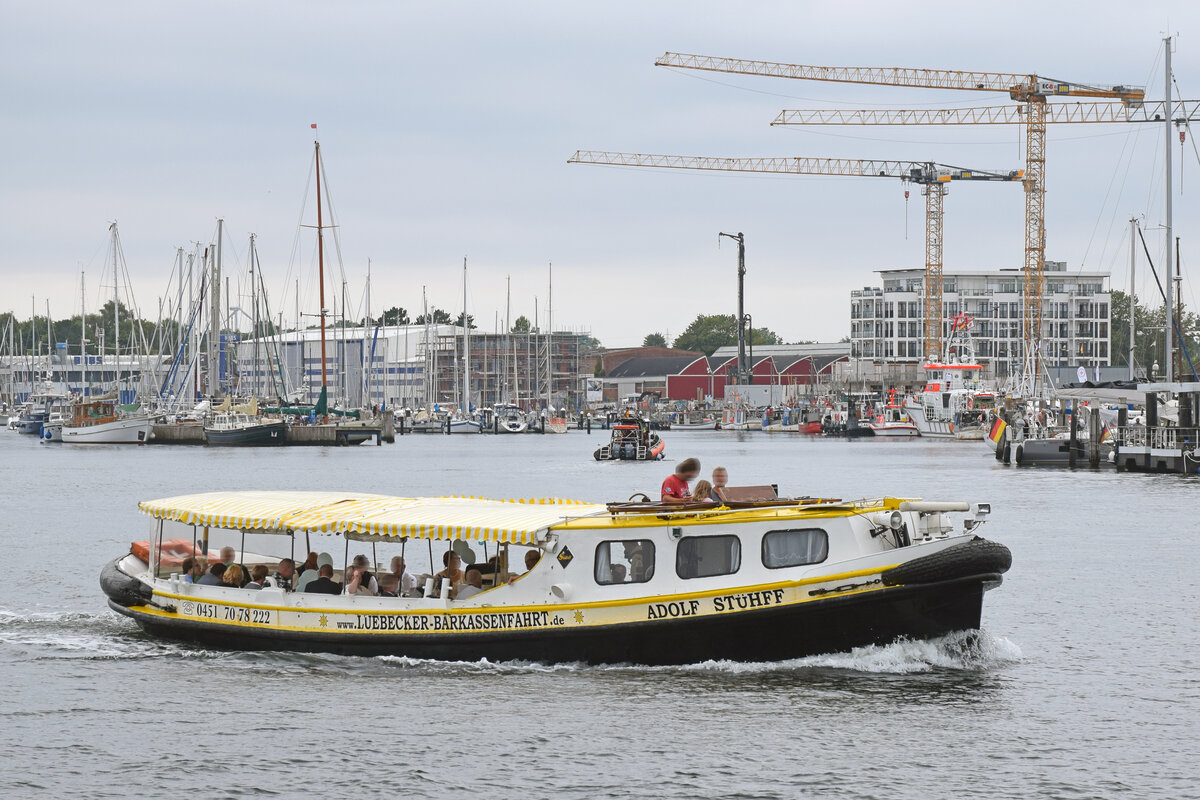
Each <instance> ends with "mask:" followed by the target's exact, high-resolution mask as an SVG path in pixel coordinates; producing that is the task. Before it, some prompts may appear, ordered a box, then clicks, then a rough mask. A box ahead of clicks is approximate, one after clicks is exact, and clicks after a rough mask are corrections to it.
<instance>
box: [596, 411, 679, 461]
mask: <svg viewBox="0 0 1200 800" xmlns="http://www.w3.org/2000/svg"><path fill="white" fill-rule="evenodd" d="M609 430H611V431H612V438H611V439H610V440H609V442H608V444H606V445H604V446H603V447H598V448H596V452H595V453H593V454H592V455H593V457H594V458H595V459H596V460H597V461H657V460H658V459H660V458H662V457H663V451H664V450H665V449H666V447H667V445H666V443H665V442H664V441H663V440H662V438H661V437H660V436H659V435H658V434H657V433H655V432H654V431H652V430H650V423H649V422H648V421H647V420H644V419H641V418H640V417H626V418H624V419H621V420H618V421H617V422H614V423H612V424H611V425H609Z"/></svg>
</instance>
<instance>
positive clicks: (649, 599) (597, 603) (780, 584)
mask: <svg viewBox="0 0 1200 800" xmlns="http://www.w3.org/2000/svg"><path fill="white" fill-rule="evenodd" d="M896 566H898V565H897V564H889V565H888V566H883V567H872V568H870V569H860V570H854V571H853V572H839V573H837V574H835V575H821V576H814V577H812V578H802V579H801V580H798V581H777V582H775V583H760V584H758V585H755V586H735V587H731V588H727V589H712V590H707V591H703V592H687V593H684V594H664V595H646V596H643V597H636V598H620V599H616V600H593V601H589V602H582V603H567V602H557V603H545V604H543V605H536V606H508V605H492V606H465V607H459V608H440V607H438V608H417V609H396V610H389V609H376V608H371V609H363V610H362V611H361V613H370V614H430V613H447V614H480V613H493V612H512V613H517V614H519V613H524V612H529V611H547V610H552V609H556V608H563V609H571V610H574V609H588V608H619V607H622V606H635V605H640V604H642V603H675V602H680V601H684V600H701V599H704V598H708V597H723V596H725V595H734V594H748V593H751V592H766V591H771V590H774V589H795V588H798V587H800V586H812V585H814V584H818V583H830V582H833V581H844V580H851V579H853V578H865V577H866V576H868V575H879V574H881V573H883V572H886V571H887V570H889V569H892V568H893V567H896ZM830 594H833V593H832V592H831V593H830ZM154 596H155V597H169V598H171V599H172V600H181V601H183V600H190V601H193V602H196V603H214V604H217V605H225V606H232V607H234V608H258V609H262V610H265V611H296V612H303V613H314V614H320V613H324V614H353V613H360V612H358V611H356V610H355V609H353V608H317V607H312V608H309V607H306V606H277V605H258V604H254V603H239V602H237V601H233V600H219V599H214V598H209V597H197V596H196V595H187V594H174V593H172V592H161V591H158V590H155V592H154ZM826 596H827V595H826Z"/></svg>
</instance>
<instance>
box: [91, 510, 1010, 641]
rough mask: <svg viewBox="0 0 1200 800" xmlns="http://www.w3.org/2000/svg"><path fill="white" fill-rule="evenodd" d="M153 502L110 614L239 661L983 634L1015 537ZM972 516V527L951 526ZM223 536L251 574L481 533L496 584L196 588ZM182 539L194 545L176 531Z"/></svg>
mask: <svg viewBox="0 0 1200 800" xmlns="http://www.w3.org/2000/svg"><path fill="white" fill-rule="evenodd" d="M140 508H141V510H142V511H143V512H144V513H146V514H148V515H149V516H150V517H151V518H152V520H153V528H152V534H151V538H150V540H149V544H148V545H146V546H145V547H144V548H142V549H141V551H140V556H139V555H134V554H133V553H132V552H131V553H130V554H128V555H124V556H120V557H118V558H116V559H115V560H114V561H112V562H110V563H109V564H107V565H106V566H105V567H104V569H103V571H102V574H101V579H100V582H101V586H102V588H103V590H104V592H105V593H106V594H107V595H108V597H109V605H110V606H111V607H112V608H113V609H114V610H115V611H117V612H119V613H121V614H123V615H125V616H128V617H130V618H132V619H133V620H135V621H136V622H137V623H138V624H139V625H140V626H141V627H142V628H144V629H145V630H146V631H147V632H149V633H151V634H153V635H156V636H161V637H165V638H172V639H181V640H190V641H195V642H200V643H203V644H206V645H209V646H216V647H222V648H229V649H238V650H287V651H320V652H332V653H341V654H347V655H383V654H391V655H402V656H409V657H414V658H433V659H451V660H459V659H464V660H478V659H483V658H486V659H489V660H494V661H495V660H514V659H520V660H529V661H541V662H589V663H640V664H680V663H694V662H700V661H705V660H708V659H729V660H736V661H775V660H783V659H790V658H796V657H800V656H805V655H810V654H815V653H822V652H835V651H842V650H846V649H849V648H852V647H855V646H860V645H867V644H883V643H887V642H891V641H893V640H895V639H897V638H898V637H910V638H930V637H937V636H941V635H943V634H946V633H949V632H952V631H958V630H970V629H975V628H978V627H979V622H980V614H981V609H982V603H983V595H984V592H985V591H987V590H988V589H990V588H993V587H995V586H998V585H999V584H1000V582H1001V573H1003V572H1005V571H1006V570H1007V569H1008V567H1009V564H1010V561H1011V557H1010V554H1009V552H1008V549H1007V548H1005V547H1004V546H1003V545H1000V544H997V543H994V542H989V541H986V540H983V539H981V538H979V537H978V536H977V535H976V534H977V531H978V528H979V526H980V525H981V524H982V523H983V522H984V521H985V519H986V517H987V515H988V513H989V511H990V508H989V507H988V506H987V505H985V504H978V505H970V504H968V503H934V502H924V501H919V500H899V499H895V498H883V499H877V500H861V501H855V502H841V501H836V500H812V499H807V500H777V501H771V502H769V503H765V504H764V503H750V504H746V507H739V508H729V507H725V506H721V507H715V506H711V505H705V506H661V505H659V504H656V503H653V504H638V505H633V504H609V505H603V504H591V503H577V502H572V501H563V500H529V501H512V500H482V499H471V498H400V497H387V496H381V495H368V494H355V493H337V492H225V493H210V494H196V495H186V496H181V497H173V498H167V499H164V500H152V501H147V502H143V503H141V504H140ZM968 512H969V516H967V517H966V518H963V519H961V521H960V522H959V523H957V524H955V523H954V522H953V521H952V519H951V515H952V514H964V513H968ZM210 531H211V532H212V533H213V534H214V535H221V533H222V532H224V535H225V536H226V537H227V538H226V539H225V540H224V541H217V542H215V544H230V545H233V544H237V543H238V542H239V541H240V542H241V543H242V551H241V555H240V556H239V558H240V560H241V561H243V562H244V563H252V562H253V563H262V562H263V561H265V560H268V557H265V556H258V557H256V556H252V555H251V554H250V553H247V552H245V543H246V541H247V537H248V536H249V537H251V539H252V540H253V541H254V542H258V543H262V542H267V543H274V544H275V545H277V547H276V549H277V550H280V551H282V552H285V553H288V552H293V551H294V550H295V548H296V544H297V538H299V540H300V541H299V543H300V545H301V546H302V547H306V548H307V547H308V546H312V547H313V549H319V546H317V545H311V544H310V541H309V539H310V537H316V538H320V537H326V538H335V539H336V538H339V537H340V538H341V539H342V541H341V542H339V544H340V545H341V546H339V547H337V548H334V547H330V548H328V549H330V550H335V551H338V552H340V551H342V550H343V549H344V551H345V554H346V557H347V560H349V556H350V542H351V541H358V542H365V543H370V544H369V546H370V548H371V550H372V552H374V551H375V548H376V547H378V546H380V545H386V546H388V547H390V548H391V549H393V550H395V551H396V554H400V553H401V552H403V548H404V547H405V545H409V546H410V548H409V555H408V558H409V560H410V561H411V560H412V554H413V552H414V551H415V552H421V553H423V552H424V551H425V550H426V546H421V547H417V546H416V545H418V544H419V543H420V540H422V539H425V540H428V541H427V542H426V543H424V544H425V545H427V547H428V550H429V554H430V558H431V560H433V559H434V558H435V556H436V559H437V560H436V563H437V564H439V565H440V563H441V553H440V550H442V549H443V548H444V547H448V546H450V545H454V551H455V552H458V553H462V552H465V551H467V550H468V548H467V547H464V544H465V542H468V541H469V542H480V543H482V546H483V548H484V560H483V563H481V564H479V565H476V568H481V569H484V570H491V572H490V573H489V576H490V575H494V576H495V578H496V579H495V580H494V581H493V583H494V585H493V586H491V587H487V586H486V585H485V588H484V590H483V591H481V592H478V593H477V594H474V595H473V596H470V597H469V598H467V599H457V600H455V599H451V596H452V594H451V591H452V590H451V589H450V586H449V581H442V582H441V583H442V587H441V589H440V591H439V590H435V585H436V584H435V581H434V579H433V578H429V579H428V580H426V581H424V583H423V584H422V583H420V582H418V584H417V585H418V587H420V586H422V585H423V587H424V588H423V590H420V589H418V590H417V591H416V592H411V593H410V594H409V595H408V596H403V597H385V596H379V597H375V596H361V595H346V594H341V595H329V594H312V593H304V592H289V591H285V590H283V589H279V588H264V589H262V590H260V591H249V590H246V589H241V588H237V587H236V586H205V585H198V584H192V583H190V582H186V581H185V580H184V579H183V576H181V575H179V574H178V570H179V568H178V566H175V565H177V564H178V563H179V562H178V560H177V559H178V558H179V552H178V548H179V546H180V544H182V545H184V550H186V551H187V552H189V553H192V552H200V553H204V552H207V551H208V550H207V548H208V547H209V546H213V545H214V542H213V541H211V540H210V539H209V532H210ZM180 534H183V535H184V536H185V538H184V540H183V541H182V543H181V542H180V540H179V539H174V540H171V539H164V537H175V536H179V535H180ZM267 534H274V535H273V536H271V535H267ZM186 537H190V540H189V539H188V538H186ZM435 540H444V542H443V547H442V548H438V547H436V544H435ZM164 541H165V542H167V546H166V547H164V545H163V543H164ZM489 547H491V548H492V550H491V552H492V553H493V554H494V556H493V558H492V559H490V560H489V559H488V558H487V553H488V548H489ZM435 548H436V549H435ZM513 549H515V550H516V551H517V552H515V553H512V554H511V555H513V556H514V559H513V562H514V563H524V557H525V556H526V555H527V554H528V553H535V554H536V555H537V560H536V563H534V564H533V566H532V568H531V569H529V570H528V572H526V573H524V574H521V575H515V574H513V575H511V576H510V575H509V574H508V572H507V564H508V563H509V556H510V550H513ZM522 551H524V552H522ZM171 553H174V555H173V556H172V555H170V554H171ZM380 555H390V553H389V554H380ZM469 557H473V554H472V555H471V556H469ZM172 558H174V559H176V560H174V561H172ZM277 558H278V556H272V557H269V560H271V561H273V560H276V559H277ZM532 560H533V559H532V558H531V559H530V561H531V562H532ZM464 569H466V565H464ZM335 577H337V576H336V575H335Z"/></svg>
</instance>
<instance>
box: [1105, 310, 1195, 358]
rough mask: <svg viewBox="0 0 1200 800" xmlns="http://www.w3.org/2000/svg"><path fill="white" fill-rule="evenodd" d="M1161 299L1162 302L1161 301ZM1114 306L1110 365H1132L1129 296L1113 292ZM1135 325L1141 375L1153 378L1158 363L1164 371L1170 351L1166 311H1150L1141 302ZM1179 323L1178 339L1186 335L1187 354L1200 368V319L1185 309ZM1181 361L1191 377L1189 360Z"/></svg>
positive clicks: (1110, 340) (1111, 311)
mask: <svg viewBox="0 0 1200 800" xmlns="http://www.w3.org/2000/svg"><path fill="white" fill-rule="evenodd" d="M1158 299H1161V297H1160V298H1158ZM1111 302H1112V305H1111V307H1110V321H1111V327H1110V328H1109V331H1108V336H1109V362H1110V363H1112V364H1114V365H1118V366H1120V365H1125V366H1128V365H1129V295H1128V294H1126V293H1125V292H1122V291H1120V290H1116V291H1113V293H1112V300H1111ZM1134 322H1135V327H1136V329H1137V330H1136V332H1135V333H1136V340H1135V347H1134V350H1135V352H1134V359H1135V363H1136V366H1137V371H1138V373H1139V374H1141V373H1146V374H1147V375H1149V373H1150V372H1151V370H1152V368H1153V366H1154V362H1155V361H1157V362H1158V364H1159V373H1160V374H1161V373H1162V372H1163V371H1164V369H1165V366H1164V361H1165V359H1166V352H1165V350H1164V342H1163V331H1164V329H1165V328H1166V312H1165V310H1164V308H1163V306H1162V305H1161V304H1159V305H1157V306H1155V307H1153V308H1148V307H1147V306H1146V305H1145V304H1144V303H1143V302H1141V300H1139V301H1138V304H1137V309H1136V312H1135V314H1134ZM1177 322H1178V326H1179V327H1178V330H1177V331H1176V332H1175V333H1176V340H1178V339H1179V338H1180V336H1179V334H1182V340H1183V343H1184V346H1185V349H1186V351H1187V354H1188V355H1189V356H1191V359H1192V363H1193V364H1196V366H1197V369H1200V363H1198V362H1197V358H1198V357H1200V353H1198V352H1197V351H1198V347H1200V317H1197V315H1196V314H1193V313H1192V312H1190V311H1188V310H1187V308H1186V307H1185V308H1184V309H1183V313H1182V314H1180V316H1179V319H1178V320H1177ZM1180 362H1181V363H1182V367H1183V374H1184V375H1188V374H1190V372H1191V370H1190V369H1189V367H1188V360H1187V358H1185V357H1183V356H1180Z"/></svg>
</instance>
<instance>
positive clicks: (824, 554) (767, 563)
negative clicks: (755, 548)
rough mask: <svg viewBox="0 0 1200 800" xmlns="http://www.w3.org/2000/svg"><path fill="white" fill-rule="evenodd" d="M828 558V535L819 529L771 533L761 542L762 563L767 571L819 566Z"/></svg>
mask: <svg viewBox="0 0 1200 800" xmlns="http://www.w3.org/2000/svg"><path fill="white" fill-rule="evenodd" d="M828 557H829V534H828V533H826V532H825V531H823V530H821V529H820V528H796V529H793V530H786V531H771V532H769V533H768V534H767V535H766V536H764V537H763V540H762V562H763V566H764V567H766V568H767V569H781V568H783V567H799V566H803V565H805V564H820V563H821V562H822V561H824V560H825V559H826V558H828Z"/></svg>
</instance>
